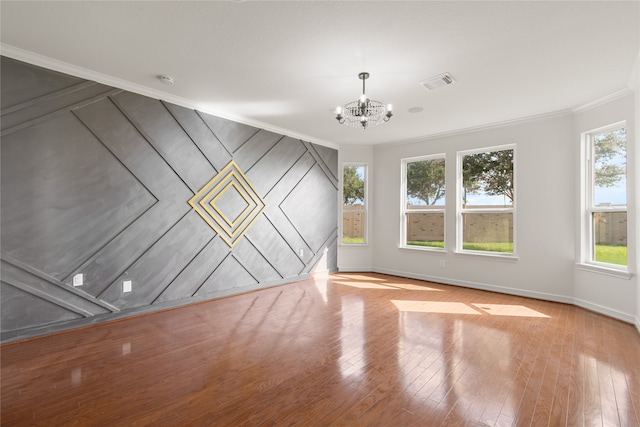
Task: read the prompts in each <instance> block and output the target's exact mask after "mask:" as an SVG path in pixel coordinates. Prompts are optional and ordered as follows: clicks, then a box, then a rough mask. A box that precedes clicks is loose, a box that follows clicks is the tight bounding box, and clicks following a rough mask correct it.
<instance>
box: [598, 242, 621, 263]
mask: <svg viewBox="0 0 640 427" xmlns="http://www.w3.org/2000/svg"><path fill="white" fill-rule="evenodd" d="M596 261H598V262H606V263H609V264H617V265H627V247H626V246H621V245H596Z"/></svg>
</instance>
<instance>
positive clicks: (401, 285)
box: [386, 283, 442, 292]
mask: <svg viewBox="0 0 640 427" xmlns="http://www.w3.org/2000/svg"><path fill="white" fill-rule="evenodd" d="M386 285H387V286H393V287H394V288H401V289H406V290H408V291H436V292H442V289H436V288H430V287H428V286H420V285H412V284H410V283H386Z"/></svg>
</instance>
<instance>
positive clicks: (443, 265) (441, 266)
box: [440, 259, 447, 268]
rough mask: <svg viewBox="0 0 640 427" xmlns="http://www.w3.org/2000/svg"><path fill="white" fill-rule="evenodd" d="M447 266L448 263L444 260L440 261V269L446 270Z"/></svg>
mask: <svg viewBox="0 0 640 427" xmlns="http://www.w3.org/2000/svg"><path fill="white" fill-rule="evenodd" d="M446 266H447V262H446V261H445V260H443V259H441V260H440V268H445V267H446Z"/></svg>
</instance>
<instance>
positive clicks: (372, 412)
mask: <svg viewBox="0 0 640 427" xmlns="http://www.w3.org/2000/svg"><path fill="white" fill-rule="evenodd" d="M0 351H1V359H2V378H1V380H2V395H1V397H2V403H1V409H2V413H1V422H2V425H3V426H32V425H42V426H74V425H76V426H97V425H99V426H129V425H135V426H138V425H154V426H208V425H215V426H245V425H246V426H254V425H255V426H258V425H259V426H283V425H303V426H316V425H317V426H326V425H354V426H394V427H395V426H398V427H399V426H414V425H415V426H494V425H495V426H512V425H514V426H515V425H517V426H530V425H531V426H547V425H548V426H565V425H566V426H591V425H594V426H605V425H606V426H640V335H639V334H638V333H637V331H636V330H635V329H634V327H633V326H631V325H628V324H625V323H623V322H619V321H617V320H613V319H610V318H608V317H605V316H602V315H599V314H595V313H592V312H589V311H586V310H584V309H581V308H578V307H575V306H571V305H565V304H558V303H552V302H546V301H539V300H532V299H527V298H521V297H515V296H509V295H502V294H497V293H490V292H484V291H478V290H472V289H465V288H459V287H453V286H445V285H440V284H435V283H429V282H421V281H418V280H411V279H402V278H398V277H393V276H386V275H380V274H333V275H330V276H327V277H317V278H315V279H311V280H307V281H302V282H297V283H294V284H289V285H284V286H279V287H274V288H269V289H265V290H260V291H255V292H252V293H247V294H243V295H239V296H234V297H229V298H223V299H218V300H214V301H210V302H206V303H200V304H194V305H190V306H186V307H182V308H178V309H173V310H169V311H165V312H159V313H154V314H149V315H144V316H139V317H135V318H129V319H125V320H121V321H116V322H112V323H106V324H101V325H97V326H93V327H90V328H85V329H79V330H74V331H68V332H64V333H60V334H56V335H51V336H46V337H43V338H36V339H32V340H27V341H22V342H18V343H10V344H7V345H4V346H2V347H1V349H0Z"/></svg>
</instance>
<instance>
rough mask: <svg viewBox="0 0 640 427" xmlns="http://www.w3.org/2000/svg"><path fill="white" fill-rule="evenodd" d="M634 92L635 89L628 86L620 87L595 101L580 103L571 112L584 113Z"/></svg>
mask: <svg viewBox="0 0 640 427" xmlns="http://www.w3.org/2000/svg"><path fill="white" fill-rule="evenodd" d="M632 93H633V91H632V90H631V89H630V88H628V87H626V88H624V89H620V90H617V91H615V92H613V93H610V94H609V95H606V96H603V97H602V98H598V99H596V100H595V101H591V102H587V103H586V104H582V105H579V106H577V107H575V108H574V109H573V110H571V112H572V113H573V114H577V113H582V112H584V111H587V110H590V109H592V108H596V107H600V106H601V105H604V104H607V103H609V102H611V101H615V100H616V99H620V98H624V97H625V96H628V95H631V94H632Z"/></svg>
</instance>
